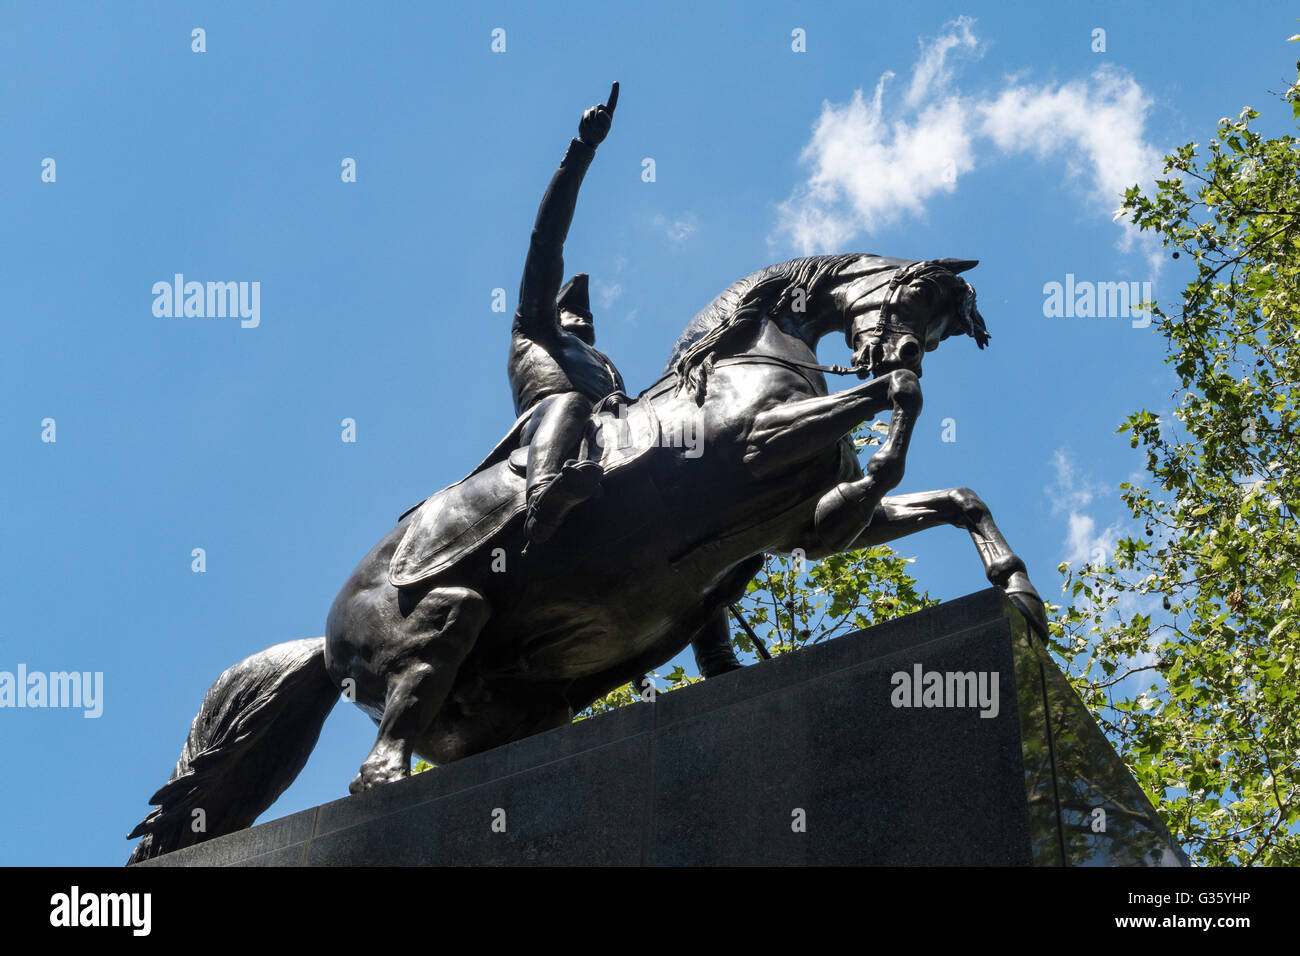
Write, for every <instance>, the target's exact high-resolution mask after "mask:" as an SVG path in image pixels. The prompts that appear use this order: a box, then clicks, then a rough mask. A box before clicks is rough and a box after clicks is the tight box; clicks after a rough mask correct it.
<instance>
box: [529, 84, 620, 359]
mask: <svg viewBox="0 0 1300 956" xmlns="http://www.w3.org/2000/svg"><path fill="white" fill-rule="evenodd" d="M617 103H618V84H617V83H615V84H614V88H613V89H612V90H611V91H610V97H609V102H608V103H604V104H601V105H600V106H593V107H592V108H591V109H589V110H587V111H586V112H585V113H584V114H583V115H582V122H581V123H579V124H578V137H577V139H574V140H572V141H571V142H570V143H569V148H568V150H567V151H566V152H565V154H564V159H563V160H561V161H560V168H559V169H557V170H556V171H555V175H554V176H553V177H551V184H550V186H548V187H547V189H546V195H545V196H543V197H542V204H541V206H540V207H539V208H538V210H537V221H536V223H534V224H533V235H532V238H531V239H530V240H529V243H528V257H527V258H526V259H525V260H524V276H523V280H522V281H521V282H520V284H519V308H518V309H517V310H516V311H515V331H516V332H517V333H522V334H524V335H527V336H529V337H530V338H531V337H535V336H537V335H540V334H545V333H547V332H549V331H551V330H553V329H554V328H555V297H556V295H558V294H559V291H560V283H561V282H563V281H564V240H565V238H567V236H568V235H569V225H570V224H571V223H572V222H573V212H574V210H575V209H576V208H577V205H578V189H579V187H581V186H582V179H583V177H584V176H585V175H586V174H587V168H588V167H589V166H590V165H591V161H592V159H593V158H594V157H595V155H596V147H597V146H599V145H600V143H601V141H602V140H604V138H605V136H606V135H607V134H608V133H609V127H610V123H611V122H612V121H613V117H614V106H615V104H617Z"/></svg>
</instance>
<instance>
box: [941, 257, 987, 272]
mask: <svg viewBox="0 0 1300 956" xmlns="http://www.w3.org/2000/svg"><path fill="white" fill-rule="evenodd" d="M938 262H939V265H941V266H943V267H944V268H945V269H947V270H948V271H949V272H952V273H958V272H965V271H966V270H967V269H974V268H975V267H976V266H977V265H979V264H980V261H979V260H978V259H940V260H938Z"/></svg>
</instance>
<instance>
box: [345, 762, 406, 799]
mask: <svg viewBox="0 0 1300 956" xmlns="http://www.w3.org/2000/svg"><path fill="white" fill-rule="evenodd" d="M409 774H410V771H406V772H403V771H402V769H401V768H400V767H371V766H368V765H366V764H362V765H361V770H360V772H358V773H357V775H356V776H355V777H353V778H352V782H351V783H350V784H348V792H349V793H365V792H366V791H367V790H373V789H375V787H378V786H380V785H381V784H385V783H394V782H396V781H398V780H403V779H405V778H406V777H407V776H408V775H409Z"/></svg>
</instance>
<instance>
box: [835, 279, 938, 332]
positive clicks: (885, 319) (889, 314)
mask: <svg viewBox="0 0 1300 956" xmlns="http://www.w3.org/2000/svg"><path fill="white" fill-rule="evenodd" d="M936 267H937V264H936V263H934V262H933V261H931V260H929V259H922V260H919V261H917V262H913V263H911V264H910V265H906V266H904V267H903V268H901V269H899V270H898V271H896V272H895V273H894V274H893V275H892V276H890V278H889V281H888V282H882V283H880V285H877V286H874V287H873V288H871V289H868V290H867V291H866V293H864V294H863V295H861V296H859V297H858V298H860V299H863V298H866V297H867V296H869V295H871V294H872V293H873V292H875V291H876V290H877V289H881V288H884V287H885V286H888V287H889V288H888V289H887V290H886V292H885V299H884V301H883V302H881V303H880V311H879V312H878V313H877V318H876V321H875V322H873V323H872V324H871V325H868V326H867V327H866V328H863V329H859V330H858V331H857V332H854V330H853V324H852V323H849V325H848V327H847V328H845V330H844V341H845V344H847V345H848V347H849V350H850V351H856V349H857V339H859V338H861V337H862V336H863V335H866V334H867V333H868V332H871V333H874V334H875V335H884V334H892V335H915V334H916V332H915V330H913V329H910V328H907V327H906V326H902V325H899V324H897V323H896V322H894V321H892V319H893V314H894V309H895V308H897V306H898V296H899V293H900V292H901V291H902V290H903V289H904V288H906V287H907V286H909V285H911V284H912V282H913V281H914V280H916V279H919V278H921V277H922V276H923V275H924V274H926V273H927V272H930V271H933V270H934V269H935V268H936Z"/></svg>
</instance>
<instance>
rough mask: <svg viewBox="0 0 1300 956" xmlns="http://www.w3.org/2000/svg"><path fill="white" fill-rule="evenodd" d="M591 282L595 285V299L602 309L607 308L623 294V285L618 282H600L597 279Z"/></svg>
mask: <svg viewBox="0 0 1300 956" xmlns="http://www.w3.org/2000/svg"><path fill="white" fill-rule="evenodd" d="M592 284H593V285H594V286H595V287H596V299H597V301H599V302H600V307H601V308H602V309H608V308H609V307H610V306H611V305H613V304H614V303H615V302H616V301H617V300H618V298H619V296H621V295H622V294H623V285H622V283H619V282H602V281H601V280H599V279H597V280H596V281H595V282H594V283H592Z"/></svg>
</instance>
